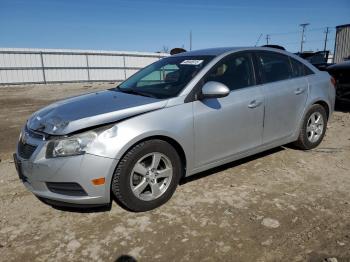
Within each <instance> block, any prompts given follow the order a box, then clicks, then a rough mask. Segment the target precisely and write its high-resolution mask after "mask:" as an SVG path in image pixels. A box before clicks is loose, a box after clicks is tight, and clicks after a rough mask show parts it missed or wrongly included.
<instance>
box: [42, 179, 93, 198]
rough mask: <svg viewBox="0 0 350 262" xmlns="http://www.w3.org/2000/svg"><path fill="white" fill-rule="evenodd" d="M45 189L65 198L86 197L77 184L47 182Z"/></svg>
mask: <svg viewBox="0 0 350 262" xmlns="http://www.w3.org/2000/svg"><path fill="white" fill-rule="evenodd" d="M46 186H47V188H48V189H49V190H50V191H51V192H53V193H56V194H61V195H66V196H87V193H86V192H85V190H84V189H83V188H82V187H81V185H79V184H78V183H65V182H47V183H46Z"/></svg>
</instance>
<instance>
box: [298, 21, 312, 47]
mask: <svg viewBox="0 0 350 262" xmlns="http://www.w3.org/2000/svg"><path fill="white" fill-rule="evenodd" d="M309 24H310V23H304V24H300V25H299V26H301V27H302V28H303V32H302V33H301V42H300V53H302V52H303V44H304V42H305V40H304V34H305V27H306V26H308V25H309Z"/></svg>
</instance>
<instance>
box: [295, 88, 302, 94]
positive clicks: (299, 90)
mask: <svg viewBox="0 0 350 262" xmlns="http://www.w3.org/2000/svg"><path fill="white" fill-rule="evenodd" d="M304 92H305V88H297V89H296V90H295V91H294V94H296V95H300V94H301V93H304Z"/></svg>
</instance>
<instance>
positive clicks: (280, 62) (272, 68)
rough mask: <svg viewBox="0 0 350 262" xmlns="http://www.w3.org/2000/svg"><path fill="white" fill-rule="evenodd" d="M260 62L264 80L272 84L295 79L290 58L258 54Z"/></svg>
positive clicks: (271, 54) (275, 54) (267, 53)
mask: <svg viewBox="0 0 350 262" xmlns="http://www.w3.org/2000/svg"><path fill="white" fill-rule="evenodd" d="M258 61H259V63H260V67H261V69H262V80H263V82H264V83H271V82H276V81H281V80H286V79H289V78H292V77H293V71H292V67H291V64H290V62H289V58H288V56H285V55H282V54H277V53H272V52H262V53H258Z"/></svg>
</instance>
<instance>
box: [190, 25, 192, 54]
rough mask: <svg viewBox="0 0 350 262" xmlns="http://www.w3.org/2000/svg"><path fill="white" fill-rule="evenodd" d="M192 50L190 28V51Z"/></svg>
mask: <svg viewBox="0 0 350 262" xmlns="http://www.w3.org/2000/svg"><path fill="white" fill-rule="evenodd" d="M191 50H192V30H190V51H191Z"/></svg>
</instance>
